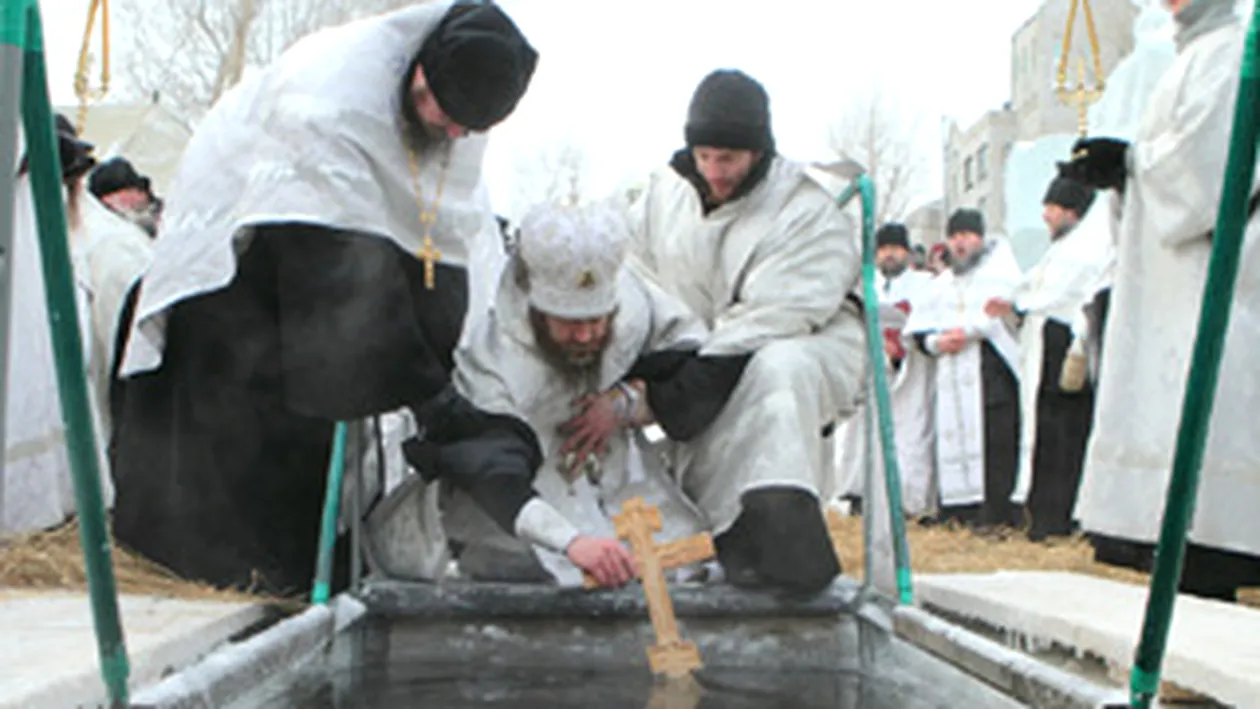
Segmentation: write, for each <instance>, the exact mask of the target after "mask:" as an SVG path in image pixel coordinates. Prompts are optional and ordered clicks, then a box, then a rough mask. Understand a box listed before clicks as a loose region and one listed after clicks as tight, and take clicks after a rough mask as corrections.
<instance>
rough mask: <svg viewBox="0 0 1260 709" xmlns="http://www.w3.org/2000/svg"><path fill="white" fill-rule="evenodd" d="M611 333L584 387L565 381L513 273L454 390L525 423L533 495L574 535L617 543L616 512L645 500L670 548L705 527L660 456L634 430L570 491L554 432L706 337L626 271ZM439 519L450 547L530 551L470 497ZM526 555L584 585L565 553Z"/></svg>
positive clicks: (459, 498)
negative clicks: (536, 464)
mask: <svg viewBox="0 0 1260 709" xmlns="http://www.w3.org/2000/svg"><path fill="white" fill-rule="evenodd" d="M612 333H613V334H612V339H611V341H610V343H609V346H608V348H607V350H605V352H604V354H603V358H602V361H601V364H600V366H599V368H598V371H597V372H594V373H593V376H592V378H591V380H590V381H578V380H577V379H576V378H574V377H566V376H563V375H562V374H561V373H559V372H557V371H556V369H555V368H554V366H553V365H552V364H551V363H550V362H548V361H547V360H546V359H545V358H544V356H543V354H542V352H541V351H540V350H539V349H538V345H537V343H536V340H535V337H534V333H533V330H532V328H531V326H530V323H529V314H528V304H527V299H526V295H525V293H524V292H523V291H522V290H521V289H520V287H519V286H518V285H517V284H516V281H515V279H514V278H513V272H512V268H511V267H509V268H508V269H506V270H505V272H504V274H503V277H502V281H501V287H500V291H499V294H498V297H497V299H496V302H495V309H494V312H493V313H492V314H491V315H490V316H489V317H488V318H484V319H479V320H478V321H476V322H475V323H473V324H471V325H470V329H469V331H468V333H467V338H466V341H465V343H464V344H463V345H462V346H461V347H460V348H459V349H458V350H456V353H455V362H456V368H455V374H454V383H455V387H456V389H457V390H458V391H459V393H460V394H461V395H463V396H464V397H466V398H467V399H468V400H469V401H470V402H471V403H472V404H473V405H474V406H476V407H477V408H479V409H481V410H483V411H488V412H490V413H495V414H501V415H506V416H513V417H515V418H518V419H520V420H522V421H524V422H525V423H527V424H528V425H529V427H530V428H531V429H532V430H533V431H534V433H535V435H536V436H537V437H538V442H539V445H540V447H541V448H542V451H543V463H542V465H541V466H540V468H539V469H538V471H537V473H536V475H535V478H534V489H535V490H536V491H537V492H538V494H539V497H540V498H541V499H542V501H543V502H545V503H546V504H548V505H550V506H551V507H552V508H554V509H555V510H556V511H558V512H559V513H560V514H561V515H563V516H564V518H565V519H567V520H568V521H569V522H570V523H571V524H572V525H573V526H574V527H576V528H577V531H578V532H580V533H582V534H589V535H597V536H604V537H615V536H616V534H615V531H614V528H613V523H612V519H611V518H612V516H613V515H615V514H617V513H618V512H620V508H621V504H622V503H623V502H624V501H626V500H628V499H630V498H631V497H634V496H642V497H644V498H645V499H646V500H647V501H648V502H649V503H651V504H654V505H656V506H657V507H658V508H659V509H660V512H661V518H662V523H663V526H662V530H661V531H660V532H658V533H656V534H655V535H654V538H655V539H657V540H658V541H668V540H671V539H677V538H681V537H684V536H688V535H692V534H697V533H699V532H700V531H702V530H703V529H704V523H703V519H702V517H701V515H700V514H699V512H698V511H697V510H696V509H695V508H694V506H693V505H691V504H690V503H689V502H688V501H687V499H686V498H685V497H684V496H683V494H682V493H681V491H680V490H679V489H678V487H677V485H675V484H674V483H673V481H672V480H671V479H670V476H669V474H668V471H667V469H666V466H665V464H664V463H665V461H664V459H663V457H661V456H660V455H657V454H654V453H653V452H651V451H646V450H643V449H642V448H641V447H640V446H642V445H643V441H642V437H641V436H640V435H639V434H638V432H637V431H634V430H623V431H622V432H621V433H620V434H618V435H615V436H614V437H613V438H611V439H610V440H609V442H608V449H607V451H606V453H605V454H604V455H603V456H602V458H601V459H600V462H599V473H598V476H599V480H598V482H594V481H592V480H591V479H590V478H589V477H587V476H586V475H581V476H579V477H577V479H576V480H574V481H573V482H572V483H570V482H569V481H568V480H567V478H566V477H565V475H564V474H562V473H561V472H560V470H561V467H562V464H563V462H564V456H562V455H561V454H560V447H561V446H562V445H563V444H564V441H565V438H564V436H562V435H560V434H559V432H558V431H557V427H558V426H559V425H560V424H561V423H563V422H565V421H567V420H568V419H569V418H570V417H571V416H572V415H573V413H574V412H573V409H572V403H571V402H572V401H573V400H574V399H576V398H577V397H579V396H582V395H584V394H588V393H591V392H593V391H604V390H607V389H609V388H610V387H612V386H613V385H615V384H616V383H617V382H619V381H621V380H622V379H623V378H624V377H625V375H626V374H627V373H628V372H629V371H630V368H631V367H632V366H633V365H634V363H635V362H636V361H637V360H638V359H639V357H641V356H642V355H644V354H648V353H651V352H657V351H661V350H667V349H675V348H685V347H690V348H692V349H694V348H696V347H699V345H700V344H701V343H702V342H703V341H704V337H705V335H706V334H707V332H706V329H705V327H704V325H703V323H701V322H700V321H699V319H697V318H696V317H695V316H694V315H693V314H691V313H690V312H689V311H688V310H687V309H686V307H685V306H684V305H683V304H681V303H680V302H678V301H677V300H675V299H673V298H671V297H669V296H668V295H666V294H665V293H664V292H663V291H662V290H660V288H659V287H658V286H656V285H653V284H652V283H651V282H650V281H649V280H648V279H645V278H644V277H643V276H642V275H640V274H637V273H632V272H631V271H630V270H628V269H623V270H622V271H621V274H620V276H619V280H618V310H617V316H616V320H615V321H614V323H613V330H612ZM443 518H444V524H445V526H446V529H447V533H448V534H449V535H450V536H451V537H452V538H453V539H459V540H462V541H470V540H472V539H478V540H481V541H482V542H483V543H484V542H487V541H489V542H490V543H493V544H495V545H496V546H498V547H499V548H504V549H510V550H517V551H521V552H524V551H525V550H527V549H528V548H530V545H528V544H527V543H526V542H525V541H523V540H520V539H516V538H512V537H509V535H507V534H506V532H504V531H503V530H502V529H501V528H499V527H498V526H497V525H496V524H495V523H494V522H493V521H491V520H490V518H489V516H487V515H486V514H485V513H484V512H482V511H481V510H480V508H479V507H477V505H476V503H474V502H473V501H472V500H471V498H470V497H468V496H467V495H462V494H456V495H453V496H452V499H451V503H450V505H449V506H448V508H447V509H446V510H445V512H444V515H443ZM518 522H519V520H518ZM532 548H533V551H534V553H535V554H536V555H537V557H538V559H539V560H540V561H541V562H542V564H543V566H544V568H546V569H547V571H549V572H550V573H551V574H552V576H553V577H554V578H555V579H556V581H557V582H558V583H559V584H561V585H565V586H572V585H578V584H580V583H581V581H582V577H581V573H580V571H579V570H578V569H577V568H576V567H575V566H573V564H572V563H571V562H569V560H568V559H567V558H566V557H565V556H564V555H563V554H561V553H558V552H557V551H554V550H550V549H546V548H544V547H543V546H541V545H537V544H535V545H532Z"/></svg>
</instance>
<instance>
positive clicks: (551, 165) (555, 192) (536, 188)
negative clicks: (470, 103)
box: [512, 140, 591, 214]
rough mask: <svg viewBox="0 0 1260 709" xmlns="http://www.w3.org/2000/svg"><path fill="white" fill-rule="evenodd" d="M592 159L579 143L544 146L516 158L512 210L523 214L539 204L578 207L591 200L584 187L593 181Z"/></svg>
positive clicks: (570, 142)
mask: <svg viewBox="0 0 1260 709" xmlns="http://www.w3.org/2000/svg"><path fill="white" fill-rule="evenodd" d="M590 172H591V158H590V155H589V154H588V153H587V152H586V150H585V149H584V148H583V147H582V146H581V145H579V144H578V143H576V142H573V141H570V140H560V141H556V142H552V143H545V144H543V145H541V146H540V147H539V148H538V149H536V150H535V151H534V152H532V153H530V154H528V155H526V156H525V157H522V158H519V159H517V160H516V170H515V173H516V190H515V198H514V199H513V204H512V207H513V211H514V212H515V213H516V214H521V213H523V212H524V211H525V210H527V209H529V208H530V207H531V206H533V205H535V204H540V203H550V204H560V205H565V206H577V205H579V204H584V203H586V202H587V201H588V199H589V196H588V195H587V194H586V192H585V191H584V190H583V186H584V185H586V184H588V183H589V181H590Z"/></svg>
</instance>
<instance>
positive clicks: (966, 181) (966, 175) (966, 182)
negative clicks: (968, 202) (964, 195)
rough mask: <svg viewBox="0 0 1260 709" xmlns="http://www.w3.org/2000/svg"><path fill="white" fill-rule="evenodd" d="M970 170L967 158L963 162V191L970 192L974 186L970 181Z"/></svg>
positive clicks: (970, 162)
mask: <svg viewBox="0 0 1260 709" xmlns="http://www.w3.org/2000/svg"><path fill="white" fill-rule="evenodd" d="M971 168H972V161H971V158H967V159H966V160H964V161H963V189H964V190H970V189H971V187H972V185H973V184H974V183H973V182H972V179H971Z"/></svg>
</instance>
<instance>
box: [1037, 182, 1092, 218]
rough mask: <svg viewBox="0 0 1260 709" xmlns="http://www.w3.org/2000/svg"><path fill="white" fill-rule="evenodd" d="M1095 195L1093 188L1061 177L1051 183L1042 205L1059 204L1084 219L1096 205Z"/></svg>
mask: <svg viewBox="0 0 1260 709" xmlns="http://www.w3.org/2000/svg"><path fill="white" fill-rule="evenodd" d="M1094 194H1095V193H1094V190H1093V188H1091V187H1089V186H1088V185H1086V184H1084V183H1081V182H1077V181H1076V180H1073V179H1071V178H1070V177H1063V176H1061V175H1060V176H1059V177H1056V178H1054V180H1053V181H1051V182H1050V186H1049V187H1048V188H1046V196H1045V197H1043V198H1042V199H1041V203H1042V204H1057V205H1059V206H1060V207H1063V208H1064V209H1070V210H1072V211H1073V212H1076V216H1078V217H1083V216H1085V213H1086V212H1088V211H1089V208H1090V205H1092V204H1093V203H1094Z"/></svg>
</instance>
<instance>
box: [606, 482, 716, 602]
mask: <svg viewBox="0 0 1260 709" xmlns="http://www.w3.org/2000/svg"><path fill="white" fill-rule="evenodd" d="M636 499H641V498H636ZM652 551H653V553H654V554H656V558H657V560H658V561H659V562H660V565H661V569H662V570H664V571H668V570H670V569H677V568H680V567H683V566H687V565H688V564H696V563H699V562H701V561H708V560H709V559H712V558H713V557H714V556H717V550H716V549H714V548H713V536H712V535H710V534H709V533H708V532H705V533H704V534H697V535H695V536H694V537H684V538H683V539H677V540H674V541H672V542H665V543H663V544H654V545H653V547H652ZM582 588H584V589H586V590H588V591H590V590H594V589H597V588H599V581H596V580H595V577H594V576H591V575H590V574H589V573H587V572H585V571H583V572H582Z"/></svg>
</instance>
